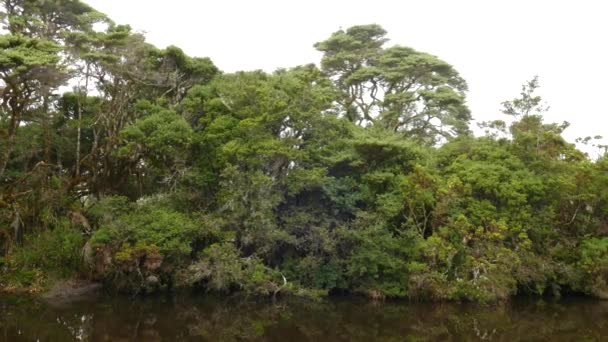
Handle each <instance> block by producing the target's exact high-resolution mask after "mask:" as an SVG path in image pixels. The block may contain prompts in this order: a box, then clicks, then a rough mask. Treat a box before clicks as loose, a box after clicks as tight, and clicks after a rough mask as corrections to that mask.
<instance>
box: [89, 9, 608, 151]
mask: <svg viewBox="0 0 608 342" xmlns="http://www.w3.org/2000/svg"><path fill="white" fill-rule="evenodd" d="M84 1H85V2H87V3H88V4H90V5H91V6H93V7H94V8H96V9H97V10H99V11H101V12H104V13H106V14H107V15H108V16H110V18H112V19H113V20H114V21H115V22H117V23H119V24H129V25H131V26H132V27H133V29H135V30H136V31H139V32H144V33H146V37H147V40H148V41H149V42H150V43H152V44H154V45H156V46H157V47H160V48H163V47H166V46H168V45H176V46H178V47H180V48H182V49H183V50H184V51H185V52H186V53H187V54H189V55H191V56H198V57H204V56H207V57H210V58H211V59H212V60H213V62H214V63H215V64H216V65H217V66H218V67H219V68H220V69H222V70H223V71H225V72H233V71H237V70H253V69H263V70H266V71H273V70H275V69H277V68H281V67H283V68H287V67H293V66H296V65H301V64H307V63H317V64H318V63H319V61H320V58H321V54H320V53H319V52H317V51H316V50H315V49H314V48H313V46H312V45H313V44H314V43H315V42H318V41H321V40H324V39H326V38H328V37H329V36H330V35H331V33H332V32H335V31H337V30H338V29H340V28H343V29H346V28H348V27H350V26H353V25H361V24H371V23H376V24H380V25H381V26H382V27H384V29H385V30H386V31H388V34H387V37H388V38H389V39H390V41H389V42H388V46H390V45H393V44H395V45H405V46H409V47H412V48H415V49H417V50H419V51H423V52H428V53H431V54H433V55H436V56H438V57H440V58H441V59H443V60H445V61H446V62H448V63H450V64H452V65H453V66H454V67H455V68H456V70H458V71H459V72H460V74H461V76H462V77H463V78H464V79H465V80H466V81H467V83H468V85H469V92H468V94H467V103H468V106H469V108H470V109H471V111H472V114H473V117H474V118H475V119H476V120H477V121H485V120H495V119H504V118H505V116H504V115H503V114H501V113H500V108H501V105H500V104H501V102H503V101H505V100H510V99H513V98H515V97H517V96H518V95H519V92H520V91H521V85H522V84H523V83H524V82H525V81H527V80H530V79H532V77H534V76H535V75H538V77H539V80H540V85H541V88H540V89H539V91H538V94H539V95H541V96H542V97H543V100H544V101H545V102H546V103H547V104H548V105H549V106H550V110H549V112H548V113H546V114H545V121H546V122H562V121H568V122H570V123H571V126H570V128H569V129H568V130H567V131H566V132H565V134H564V135H565V137H566V138H567V139H568V140H569V141H571V142H574V139H575V138H577V137H584V136H595V135H603V136H606V137H608V107H607V106H606V101H604V98H605V97H606V91H607V90H608V86H607V84H608V83H607V81H608V44H607V43H608V39H607V38H608V37H607V34H608V20H606V19H605V16H606V13H608V1H604V0H595V1H594V0H577V1H561V0H553V1H549V0H546V1H545V0H508V1H498V0H425V1H422V0H373V1H371V0H367V1H362V0H333V1H332V0H323V1H319V0H308V1H301V0H292V1H287V0H257V1H251V0H221V1H201V0H172V1H157V0H84ZM473 126H475V124H473ZM606 141H608V139H604V142H606ZM585 150H586V151H587V152H589V153H590V154H592V155H593V154H594V153H596V150H594V149H591V148H585Z"/></svg>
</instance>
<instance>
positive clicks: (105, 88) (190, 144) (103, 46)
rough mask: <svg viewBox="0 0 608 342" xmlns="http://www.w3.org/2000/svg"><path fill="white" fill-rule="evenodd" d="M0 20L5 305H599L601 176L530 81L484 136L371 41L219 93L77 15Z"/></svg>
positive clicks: (428, 77) (140, 42) (364, 31)
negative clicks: (245, 298) (575, 295)
mask: <svg viewBox="0 0 608 342" xmlns="http://www.w3.org/2000/svg"><path fill="white" fill-rule="evenodd" d="M0 20H1V22H2V27H3V28H2V29H3V30H4V31H3V34H2V35H0V152H1V153H0V287H4V288H5V289H11V288H12V289H16V288H30V289H36V288H42V287H44V286H47V285H48V284H50V283H51V282H52V281H53V280H55V279H61V278H67V277H86V278H90V279H95V280H99V281H103V282H104V283H105V284H106V285H107V286H108V287H109V288H114V289H117V290H123V291H134V292H138V293H139V292H151V291H156V290H162V289H171V288H178V287H187V288H191V287H192V288H197V289H202V290H205V291H219V292H224V293H228V292H235V291H245V292H248V293H255V294H263V295H276V294H278V293H283V294H288V293H293V294H323V293H329V292H333V293H362V294H366V295H368V296H371V297H374V298H383V297H405V298H415V299H436V300H443V299H454V300H459V299H463V300H475V301H491V300H500V299H505V298H508V297H510V296H513V295H515V294H537V295H543V294H553V295H559V294H560V293H565V292H580V293H586V294H590V295H595V296H599V297H608V157H606V155H605V154H604V156H603V157H600V158H599V159H597V160H592V159H591V158H589V157H588V156H587V155H586V154H585V153H583V152H581V151H579V150H577V149H576V147H575V145H574V144H572V143H569V142H567V141H565V140H564V139H563V138H562V136H561V134H562V132H563V131H564V129H566V128H567V126H568V125H567V123H563V124H554V123H545V122H544V120H543V113H544V112H545V109H544V107H543V105H542V101H541V99H540V98H539V97H538V96H536V95H535V93H534V91H535V89H536V88H537V87H538V86H539V84H538V81H537V79H533V80H531V81H529V82H527V83H526V84H525V85H524V86H523V89H522V92H521V95H520V96H519V97H517V98H516V99H514V100H511V101H506V102H505V103H504V104H503V107H504V108H503V112H504V113H505V117H504V118H505V120H498V121H493V122H487V123H484V124H482V126H483V127H484V128H485V131H486V134H485V136H482V137H475V136H473V135H472V133H471V130H470V129H469V121H470V120H471V115H470V112H469V110H468V109H467V106H466V103H465V93H466V91H467V85H466V82H465V81H464V80H463V79H462V78H461V77H460V76H459V74H458V72H457V71H456V70H454V68H453V67H452V66H451V65H449V64H448V63H446V62H444V61H442V60H441V59H439V58H437V57H435V56H433V55H430V54H427V53H424V52H419V51H416V50H414V49H412V48H409V47H404V46H390V45H388V43H387V39H386V32H385V31H384V30H383V29H382V28H381V27H380V26H378V25H364V26H355V27H351V28H349V29H347V30H340V31H337V32H335V33H333V34H331V35H330V36H329V38H328V39H326V40H324V41H322V42H318V43H316V44H315V45H314V46H315V48H316V49H318V50H319V51H321V52H323V57H322V60H321V63H320V68H318V67H316V66H315V65H313V64H310V65H303V66H297V67H293V68H289V69H280V70H277V71H276V72H273V73H266V72H262V71H246V72H237V73H232V74H226V73H222V72H221V71H220V70H218V68H217V67H215V66H214V64H213V63H212V61H211V60H209V59H208V58H195V57H190V56H187V55H186V54H185V53H184V52H183V51H182V50H180V49H179V48H177V47H168V48H166V49H158V48H156V47H154V46H152V45H150V44H148V43H146V42H145V40H144V37H143V36H142V35H141V34H139V33H136V32H133V31H132V30H131V28H130V27H129V26H123V25H117V24H115V23H113V22H112V21H111V20H109V19H108V18H106V17H105V16H104V15H102V14H101V13H98V12H96V11H95V10H94V9H92V8H90V7H89V6H87V5H86V4H84V3H82V2H80V1H78V0H52V1H42V0H2V1H0ZM582 142H586V143H589V144H592V143H593V139H590V138H588V139H583V141H582Z"/></svg>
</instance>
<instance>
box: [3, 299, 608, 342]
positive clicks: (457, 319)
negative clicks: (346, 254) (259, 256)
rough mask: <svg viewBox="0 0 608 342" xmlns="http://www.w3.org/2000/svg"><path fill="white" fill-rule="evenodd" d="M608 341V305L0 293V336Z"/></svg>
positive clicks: (54, 338)
mask: <svg viewBox="0 0 608 342" xmlns="http://www.w3.org/2000/svg"><path fill="white" fill-rule="evenodd" d="M602 338H603V340H607V341H608V302H602V301H595V300H591V299H583V298H571V299H566V300H562V301H559V302H550V301H549V302H547V301H539V300H516V301H514V302H512V303H510V304H503V305H492V306H480V305H474V304H457V303H440V304H437V303H410V302H383V303H377V302H376V303H374V302H370V301H367V300H365V299H361V298H338V299H329V300H322V301H319V302H316V301H310V300H277V301H275V302H273V301H271V300H252V299H244V298H215V297H210V296H184V295H181V296H173V297H153V298H143V299H142V298H138V299H132V298H129V297H113V298H109V297H108V298H105V297H102V298H96V299H88V300H84V301H79V302H72V303H46V302H43V301H39V300H35V299H32V298H31V297H24V296H17V297H15V296H2V295H0V341H11V342H12V341H79V340H80V341H249V340H255V341H288V342H295V341H479V340H490V341H601V340H602Z"/></svg>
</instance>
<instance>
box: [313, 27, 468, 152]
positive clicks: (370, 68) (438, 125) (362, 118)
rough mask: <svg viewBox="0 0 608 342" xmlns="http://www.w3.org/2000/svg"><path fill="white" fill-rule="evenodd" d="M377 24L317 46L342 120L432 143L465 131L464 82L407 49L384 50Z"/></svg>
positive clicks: (342, 33) (443, 64)
mask: <svg viewBox="0 0 608 342" xmlns="http://www.w3.org/2000/svg"><path fill="white" fill-rule="evenodd" d="M385 34H386V31H385V30H384V29H382V28H381V27H380V26H379V25H375V24H372V25H362V26H353V27H351V28H349V29H347V30H346V31H344V30H340V31H337V32H335V33H333V34H332V35H331V37H330V38H328V39H327V40H325V41H322V42H319V43H316V44H315V48H317V50H319V51H321V52H323V53H324V55H323V58H322V60H321V66H322V70H323V71H324V72H325V73H326V74H327V75H328V77H330V78H331V79H332V80H333V81H334V83H335V85H336V87H337V88H338V89H339V90H340V92H341V96H340V98H339V99H338V103H339V104H340V107H341V112H342V115H343V116H344V117H345V118H347V119H348V120H350V121H351V122H355V123H357V124H360V125H367V124H373V125H377V126H381V127H384V128H386V129H389V130H392V131H396V132H402V133H403V134H405V135H406V136H410V137H414V138H416V139H419V140H422V141H427V142H429V143H431V144H432V143H435V142H437V141H438V140H441V139H442V138H448V137H451V136H455V135H459V134H464V133H467V132H468V126H467V123H468V121H469V120H470V119H471V116H470V112H469V110H468V109H467V107H466V105H465V96H464V93H465V91H466V90H467V85H466V83H465V81H464V80H463V79H462V78H461V77H460V76H459V75H458V73H457V72H456V71H455V70H454V68H453V67H452V66H451V65H449V64H447V63H446V62H444V61H442V60H440V59H439V58H437V57H435V56H432V55H430V54H427V53H422V52H418V51H416V50H414V49H412V48H409V47H403V46H393V47H390V48H383V45H384V44H385V43H386V42H387V41H388V39H386V38H385Z"/></svg>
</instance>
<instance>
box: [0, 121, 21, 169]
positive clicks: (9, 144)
mask: <svg viewBox="0 0 608 342" xmlns="http://www.w3.org/2000/svg"><path fill="white" fill-rule="evenodd" d="M20 123H21V117H20V116H19V115H17V114H15V113H13V115H12V116H11V121H10V123H9V126H8V138H7V141H6V149H5V150H4V152H2V155H1V156H0V158H1V159H0V179H1V178H2V177H3V176H4V171H5V170H6V166H7V165H8V162H9V159H10V157H11V154H12V153H13V149H14V148H15V137H16V136H17V127H19V124H20Z"/></svg>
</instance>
